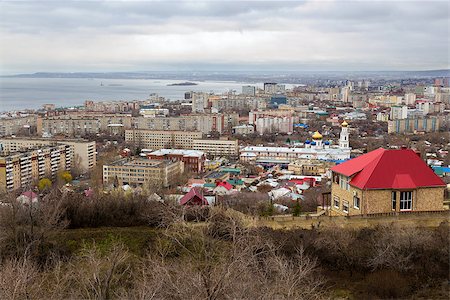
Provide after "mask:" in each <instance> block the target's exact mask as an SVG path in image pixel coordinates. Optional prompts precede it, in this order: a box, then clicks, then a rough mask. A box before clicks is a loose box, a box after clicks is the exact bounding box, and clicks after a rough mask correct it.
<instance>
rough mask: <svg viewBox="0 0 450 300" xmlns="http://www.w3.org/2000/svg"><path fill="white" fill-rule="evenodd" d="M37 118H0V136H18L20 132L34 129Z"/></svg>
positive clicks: (32, 116) (34, 116)
mask: <svg viewBox="0 0 450 300" xmlns="http://www.w3.org/2000/svg"><path fill="white" fill-rule="evenodd" d="M36 122H37V116H36V115H31V116H26V117H10V118H9V117H8V118H0V136H8V135H14V134H18V133H20V132H21V131H27V130H32V129H33V128H34V129H36Z"/></svg>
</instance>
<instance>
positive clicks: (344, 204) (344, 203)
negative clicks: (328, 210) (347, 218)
mask: <svg viewBox="0 0 450 300" xmlns="http://www.w3.org/2000/svg"><path fill="white" fill-rule="evenodd" d="M342 211H343V212H345V213H348V201H343V202H342Z"/></svg>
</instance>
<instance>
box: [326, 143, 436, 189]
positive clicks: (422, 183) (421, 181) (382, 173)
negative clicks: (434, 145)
mask: <svg viewBox="0 0 450 300" xmlns="http://www.w3.org/2000/svg"><path fill="white" fill-rule="evenodd" d="M331 170H332V171H333V172H336V173H339V174H342V175H345V176H349V177H352V179H351V180H350V185H352V186H355V187H358V188H360V189H414V188H418V187H440V186H445V184H444V182H443V181H442V180H441V179H440V178H439V177H438V176H437V175H436V174H435V173H434V172H433V170H432V169H431V168H429V167H428V166H427V165H426V164H425V162H424V161H423V160H422V159H421V158H420V157H419V156H418V155H417V154H416V153H415V152H414V151H413V150H411V149H399V150H393V149H383V148H379V149H377V150H374V151H372V152H369V153H367V154H364V155H361V156H359V157H357V158H354V159H351V160H349V161H346V162H344V163H341V164H339V165H337V166H335V167H333V168H332V169H331Z"/></svg>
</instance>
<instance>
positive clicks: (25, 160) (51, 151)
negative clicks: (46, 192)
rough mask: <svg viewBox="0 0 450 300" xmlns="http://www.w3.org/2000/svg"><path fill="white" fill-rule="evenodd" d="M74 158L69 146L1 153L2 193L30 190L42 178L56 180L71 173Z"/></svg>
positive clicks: (0, 184) (0, 182)
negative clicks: (67, 172)
mask: <svg viewBox="0 0 450 300" xmlns="http://www.w3.org/2000/svg"><path fill="white" fill-rule="evenodd" d="M72 157H73V155H72V153H71V148H70V146H69V145H56V146H45V147H40V148H39V149H28V150H24V151H18V152H14V153H7V152H4V153H3V154H2V153H0V191H1V192H7V191H14V190H19V189H30V188H32V187H33V185H34V184H36V183H37V181H38V180H40V179H42V178H49V179H55V178H56V176H57V174H58V173H59V172H62V171H70V169H71V165H72V161H71V158H72Z"/></svg>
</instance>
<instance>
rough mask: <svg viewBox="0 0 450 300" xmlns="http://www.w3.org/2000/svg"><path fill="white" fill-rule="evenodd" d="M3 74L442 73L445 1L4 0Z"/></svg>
mask: <svg viewBox="0 0 450 300" xmlns="http://www.w3.org/2000/svg"><path fill="white" fill-rule="evenodd" d="M0 7H1V11H2V12H1V13H0V16H1V18H0V19H1V21H0V39H1V40H2V48H1V49H0V66H1V70H2V71H1V73H2V75H5V74H16V73H33V72H40V71H47V72H94V71H100V72H111V71H148V70H155V71H160V70H170V71H186V70H225V71H226V70H254V71H261V70H286V71H293V70H298V71H330V70H333V71H334V70H336V71H381V70H383V71H389V70H400V71H402V70H431V69H448V68H449V57H448V53H449V46H448V45H449V37H448V36H449V35H448V28H449V26H448V25H449V4H448V3H447V2H444V1H433V2H426V3H424V2H419V1H376V2H367V1H301V2H299V1H285V2H273V1H247V2H244V1H227V2H222V1H204V2H190V1H165V2H163V1H158V2H154V1H151V2H148V1H144V2H115V1H102V2H100V1H93V2H67V3H58V2H49V1H44V2H39V3H37V2H26V1H24V2H22V1H21V2H8V1H7V2H2V3H0Z"/></svg>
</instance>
